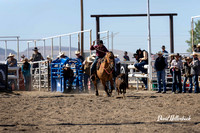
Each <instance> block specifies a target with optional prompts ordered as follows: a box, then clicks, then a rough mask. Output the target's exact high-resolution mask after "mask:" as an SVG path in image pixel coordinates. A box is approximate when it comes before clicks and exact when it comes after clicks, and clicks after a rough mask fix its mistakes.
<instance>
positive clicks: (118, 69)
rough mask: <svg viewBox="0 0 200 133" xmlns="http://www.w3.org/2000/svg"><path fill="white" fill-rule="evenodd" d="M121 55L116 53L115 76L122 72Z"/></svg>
mask: <svg viewBox="0 0 200 133" xmlns="http://www.w3.org/2000/svg"><path fill="white" fill-rule="evenodd" d="M118 56H119V55H114V57H115V72H114V77H117V76H118V75H119V74H120V59H119V58H118Z"/></svg>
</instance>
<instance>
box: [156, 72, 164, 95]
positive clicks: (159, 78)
mask: <svg viewBox="0 0 200 133" xmlns="http://www.w3.org/2000/svg"><path fill="white" fill-rule="evenodd" d="M157 78H158V91H159V92H161V79H162V83H163V92H166V83H165V69H164V70H162V71H157Z"/></svg>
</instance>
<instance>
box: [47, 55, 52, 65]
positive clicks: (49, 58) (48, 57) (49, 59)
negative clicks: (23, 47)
mask: <svg viewBox="0 0 200 133" xmlns="http://www.w3.org/2000/svg"><path fill="white" fill-rule="evenodd" d="M47 61H48V62H49V64H50V63H51V62H52V59H51V57H50V56H49V55H47Z"/></svg>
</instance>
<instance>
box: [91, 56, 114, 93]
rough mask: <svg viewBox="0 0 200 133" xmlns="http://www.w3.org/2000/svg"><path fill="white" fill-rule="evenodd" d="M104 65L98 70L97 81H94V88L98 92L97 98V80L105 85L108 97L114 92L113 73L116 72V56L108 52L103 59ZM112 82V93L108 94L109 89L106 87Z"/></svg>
mask: <svg viewBox="0 0 200 133" xmlns="http://www.w3.org/2000/svg"><path fill="white" fill-rule="evenodd" d="M102 60H103V61H102V63H101V65H100V67H99V69H98V70H97V74H96V75H95V80H93V83H94V87H95V90H96V96H98V95H99V92H98V89H97V79H98V78H99V79H100V81H101V83H102V84H103V87H104V90H105V92H106V94H107V96H111V94H112V90H113V89H114V83H113V74H112V73H113V71H114V66H115V65H114V64H115V63H114V55H113V53H112V52H107V53H106V55H105V57H104V58H103V59H102ZM107 81H110V85H111V91H110V92H108V87H107V86H106V82H107Z"/></svg>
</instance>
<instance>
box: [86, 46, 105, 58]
mask: <svg viewBox="0 0 200 133" xmlns="http://www.w3.org/2000/svg"><path fill="white" fill-rule="evenodd" d="M90 50H96V55H97V56H98V57H100V58H103V57H104V56H105V55H106V52H108V49H107V48H106V47H105V46H104V45H103V46H102V47H99V45H96V46H94V45H92V46H91V47H90Z"/></svg>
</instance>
